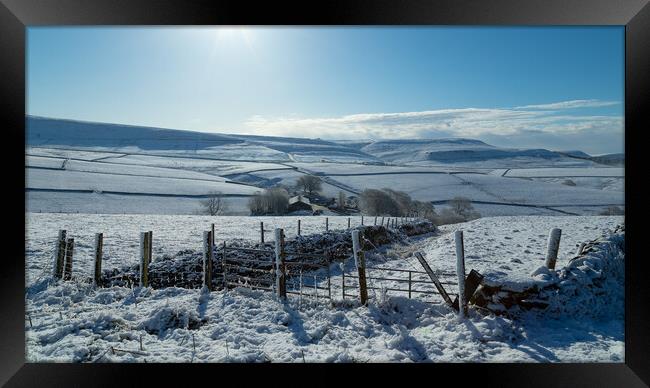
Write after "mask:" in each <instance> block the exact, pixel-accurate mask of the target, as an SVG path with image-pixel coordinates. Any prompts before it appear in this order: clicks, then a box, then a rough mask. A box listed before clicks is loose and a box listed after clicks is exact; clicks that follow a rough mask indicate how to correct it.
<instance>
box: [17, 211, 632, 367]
mask: <svg viewBox="0 0 650 388" xmlns="http://www.w3.org/2000/svg"><path fill="white" fill-rule="evenodd" d="M260 219H263V220H264V222H265V225H268V226H267V227H268V228H269V229H272V228H273V227H275V226H279V225H282V226H283V227H285V228H286V230H287V235H288V238H291V237H292V236H293V234H294V232H292V229H291V226H292V225H295V219H290V218H287V217H283V218H277V219H276V218H259V219H257V218H237V217H219V218H215V217H178V216H148V215H125V216H122V215H61V214H28V215H27V219H26V221H27V236H26V244H27V245H26V252H27V257H26V265H27V274H28V279H27V285H28V287H27V290H26V309H27V313H28V316H27V317H26V320H25V329H26V337H27V360H28V361H30V362H51V361H73V362H145V361H146V362H268V361H271V362H382V361H387V362H426V361H436V362H437V361H448V362H485V361H488V362H623V361H624V342H623V341H624V334H623V333H624V321H623V306H622V304H621V305H620V306H609V311H611V312H613V313H612V314H607V315H603V316H597V317H591V316H589V317H585V316H564V317H560V318H557V317H555V318H551V317H548V316H545V315H544V314H543V313H542V314H538V313H533V312H530V313H526V314H524V315H522V316H519V317H511V318H505V317H496V316H492V315H488V316H482V315H480V314H478V313H476V312H475V311H472V313H471V316H470V318H469V319H467V320H459V319H458V318H457V317H456V314H455V313H454V312H453V310H451V309H450V308H448V307H447V306H446V305H444V304H442V303H441V301H439V303H434V304H428V303H423V301H422V300H421V299H407V298H404V297H403V296H396V295H391V293H390V292H389V293H388V294H386V295H382V294H381V293H375V295H374V296H375V298H374V299H372V302H371V304H370V305H369V306H368V307H361V306H358V305H357V304H356V303H355V302H353V301H347V302H345V303H342V302H341V301H340V300H339V299H338V298H337V297H335V298H334V302H335V303H334V306H330V305H328V304H327V303H325V302H324V301H322V300H321V301H320V302H316V301H314V300H313V299H312V300H306V299H303V300H298V299H297V298H293V297H290V299H289V301H288V302H287V303H286V304H285V303H282V302H280V301H279V300H277V299H276V298H275V297H274V296H273V295H272V294H271V293H268V292H262V291H250V290H246V289H241V288H239V289H235V290H231V291H228V292H223V291H215V292H212V293H211V294H209V295H208V294H202V293H201V291H200V290H188V289H178V288H168V289H160V290H151V289H143V288H135V289H130V288H121V287H112V288H106V289H97V290H94V289H92V288H91V287H90V286H89V285H87V284H83V283H80V282H64V283H58V284H57V283H50V282H49V281H48V280H47V276H46V273H47V271H48V270H50V269H51V264H52V257H51V251H52V247H53V246H54V240H55V238H56V231H57V230H58V229H60V228H67V230H68V233H69V234H72V235H73V236H74V237H75V247H76V249H77V247H79V248H78V249H79V251H78V253H76V254H75V263H76V264H75V271H81V272H85V273H88V274H89V271H90V265H91V264H90V262H91V260H90V255H89V251H88V249H89V247H90V244H91V243H92V234H93V233H94V232H98V231H101V232H104V233H105V235H106V236H107V243H108V244H107V245H110V244H113V245H112V246H106V251H107V252H112V255H113V256H112V257H110V258H107V260H106V263H105V264H106V265H107V266H111V265H117V264H118V263H125V262H129V263H133V260H134V257H135V256H134V255H135V252H136V251H137V244H138V232H139V231H141V230H153V233H154V234H153V236H154V238H153V239H154V257H155V256H157V255H160V254H163V253H164V252H165V251H167V252H170V253H172V254H173V253H175V251H178V250H180V249H183V248H189V249H194V250H197V251H198V250H200V236H201V234H200V233H201V231H202V230H206V229H208V228H209V225H210V223H211V222H215V223H217V225H218V227H217V240H219V238H226V239H235V238H242V239H250V240H257V238H258V233H259V229H258V228H259V224H258V221H259V220H260ZM366 220H368V218H366ZM313 221H316V222H312V218H310V219H309V221H307V222H306V221H303V224H302V228H303V235H304V234H308V233H311V232H320V231H322V230H323V229H324V226H323V225H321V222H320V221H324V220H323V219H319V218H313ZM354 221H357V223H358V220H357V219H355V220H354ZM354 221H353V225H354ZM622 222H623V218H622V217H570V216H567V217H545V216H531V217H494V218H483V219H479V220H475V221H472V222H469V223H465V224H457V225H449V226H444V227H443V228H442V231H441V234H439V235H433V236H432V235H427V236H422V237H414V238H411V240H410V243H409V244H407V245H397V246H387V247H382V248H381V249H379V250H378V251H376V252H372V253H371V252H369V254H368V255H367V258H368V265H369V266H373V265H374V266H378V265H381V266H382V267H389V268H397V269H398V268H403V269H417V270H421V266H419V264H418V262H417V260H416V259H415V258H414V257H413V256H411V253H412V252H414V251H421V252H423V254H424V255H425V257H426V259H427V261H428V262H429V264H430V265H431V267H432V268H433V269H434V270H436V271H444V272H448V271H452V272H453V270H454V268H455V256H454V245H453V234H452V233H451V232H453V231H454V230H456V229H462V230H464V233H465V252H466V267H467V271H468V272H469V270H470V269H477V270H478V271H479V272H481V273H483V274H484V275H486V277H488V278H489V279H492V280H502V281H513V282H527V281H530V279H531V277H530V273H531V272H532V271H533V270H534V269H536V268H537V267H539V266H540V265H541V264H543V260H542V258H543V257H544V254H545V247H546V239H547V237H548V231H549V229H550V228H552V227H559V228H561V229H562V240H561V244H560V253H559V259H558V263H557V268H560V267H562V266H564V265H565V264H566V263H567V261H568V259H569V258H571V257H572V255H573V254H574V253H575V250H576V246H577V244H579V243H581V242H585V241H587V240H591V239H594V238H597V237H599V236H600V235H601V234H603V233H605V234H607V232H608V230H612V229H614V228H615V226H616V225H618V224H620V223H622ZM249 224H250V225H249ZM346 226H347V219H346V218H345V217H340V218H335V219H333V218H332V217H330V227H331V228H345V227H346ZM268 237H269V238H271V236H270V235H269V236H268ZM115 239H122V240H123V243H126V244H127V246H126V247H124V246H123V245H122V244H123V243H120V245H119V246H118V245H117V244H115V243H114V242H113V241H115ZM77 241H79V245H77ZM193 241H196V244H192V242H193ZM128 244H131V245H128ZM157 247H158V248H157ZM130 249H133V251H132V252H133V253H129V251H130ZM157 249H158V250H157ZM109 256H110V255H109ZM369 271H370V272H369V276H372V270H369ZM388 275H390V273H389V274H388ZM394 275H395V276H397V273H395V274H394ZM332 282H333V283H335V284H337V283H338V282H339V279H338V278H337V277H336V276H334V278H333V279H332ZM374 282H377V281H374ZM373 284H374V285H375V286H382V285H381V284H376V283H370V284H369V285H371V286H372V285H373ZM383 286H384V287H386V285H385V284H384V285H383ZM620 287H621V288H622V284H621V285H620ZM451 292H455V290H453V289H452V290H451ZM337 295H338V294H337ZM30 320H31V323H30ZM111 347H112V348H111Z"/></svg>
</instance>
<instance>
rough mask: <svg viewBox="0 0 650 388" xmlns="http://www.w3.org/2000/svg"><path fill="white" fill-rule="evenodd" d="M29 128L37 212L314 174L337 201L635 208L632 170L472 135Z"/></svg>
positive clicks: (492, 210)
mask: <svg viewBox="0 0 650 388" xmlns="http://www.w3.org/2000/svg"><path fill="white" fill-rule="evenodd" d="M27 123H28V131H27V143H28V144H27V146H26V149H25V153H26V155H27V156H26V170H25V172H26V178H27V179H26V187H25V189H26V191H27V198H28V200H30V201H32V203H31V204H30V203H28V209H29V210H30V211H41V212H67V211H71V212H86V211H87V212H95V211H97V209H93V208H92V207H93V205H94V204H98V205H101V206H103V208H102V209H100V210H99V212H103V213H112V212H115V213H122V212H124V211H120V209H119V207H114V206H113V205H112V204H113V203H114V202H115V196H116V195H120V196H121V197H119V198H120V200H121V201H122V202H123V203H124V205H123V206H124V208H125V209H129V210H128V212H137V213H150V214H160V213H164V214H195V213H196V212H198V211H200V207H199V206H198V204H193V203H192V202H191V201H188V200H187V199H188V196H194V197H202V196H203V197H204V196H206V195H208V194H209V193H210V192H212V191H220V192H222V193H223V194H226V195H231V196H233V195H235V196H239V197H248V196H251V195H253V194H254V192H256V191H259V190H262V189H264V188H267V187H272V186H274V185H283V186H287V187H293V186H294V185H295V184H296V181H297V180H298V178H300V177H302V176H305V175H315V176H318V177H320V178H321V179H322V180H323V182H324V183H323V190H322V194H323V195H324V196H326V197H330V198H335V197H337V196H338V193H339V191H341V190H342V191H344V192H345V193H346V195H348V196H349V195H358V194H359V193H360V192H362V191H363V190H364V189H367V188H377V189H382V188H385V187H388V188H392V189H396V190H402V191H406V192H407V193H409V194H411V196H412V197H413V198H415V199H418V200H422V201H434V202H436V204H443V203H445V202H446V201H448V200H450V199H452V198H454V197H455V196H465V197H467V198H469V199H470V200H471V201H473V202H474V204H475V206H476V207H477V208H480V209H483V211H484V212H485V215H526V214H527V215H537V214H562V213H563V212H564V214H567V213H566V212H568V214H576V215H592V214H598V213H599V212H601V211H603V210H604V209H606V208H607V207H609V206H620V207H623V206H624V204H625V202H624V195H623V192H624V169H623V168H620V167H607V166H605V165H603V164H598V163H596V162H594V161H593V160H589V155H587V154H584V153H579V152H577V151H576V152H574V153H576V154H577V155H579V156H578V157H571V156H569V154H567V153H561V152H555V151H550V150H545V149H511V148H503V147H496V146H492V145H489V144H486V143H484V142H482V141H479V140H475V139H462V138H451V139H427V140H422V139H419V140H418V139H410V140H408V139H407V140H381V141H370V140H369V141H361V142H335V141H324V140H321V139H306V138H287V137H272V136H249V135H228V134H208V133H199V132H190V131H181V130H174V129H162V128H149V127H138V126H128V125H114V124H105V123H90V122H80V121H71V120H58V119H48V118H42V117H31V116H28V117H27ZM620 157H621V158H624V157H623V156H620ZM228 181H235V182H238V183H241V184H240V185H234V184H229V183H224V182H228ZM64 190H67V191H64ZM83 191H85V193H84V194H85V195H80V194H81V192H83ZM93 192H94V193H93ZM91 194H93V195H91ZM126 194H132V195H126ZM133 194H139V195H133ZM158 194H161V195H163V196H164V197H169V198H171V197H174V198H177V199H178V201H170V200H167V198H156V197H159V195H158ZM141 195H147V201H146V202H145V201H143V198H140V197H139V196H141ZM103 196H106V197H103ZM143 202H144V205H143ZM231 202H232V203H231V204H230V205H231V206H230V209H229V212H228V213H227V214H232V215H243V214H246V212H247V209H246V201H245V200H241V198H240V199H236V200H233V201H231ZM522 204H524V205H531V206H521V205H522ZM549 206H553V207H555V208H558V209H560V208H561V209H562V211H555V210H553V209H549V208H548V207H549ZM567 209H572V210H567Z"/></svg>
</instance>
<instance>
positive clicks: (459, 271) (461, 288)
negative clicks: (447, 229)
mask: <svg viewBox="0 0 650 388" xmlns="http://www.w3.org/2000/svg"><path fill="white" fill-rule="evenodd" d="M455 239H456V275H457V276H458V316H460V317H461V318H465V317H466V316H467V301H466V300H465V247H464V244H463V231H462V230H457V231H456V233H455Z"/></svg>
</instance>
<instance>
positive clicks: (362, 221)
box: [361, 216, 363, 225]
mask: <svg viewBox="0 0 650 388" xmlns="http://www.w3.org/2000/svg"><path fill="white" fill-rule="evenodd" d="M361 225H363V216H361Z"/></svg>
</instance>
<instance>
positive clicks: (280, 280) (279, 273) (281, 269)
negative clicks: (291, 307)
mask: <svg viewBox="0 0 650 388" xmlns="http://www.w3.org/2000/svg"><path fill="white" fill-rule="evenodd" d="M275 284H276V289H277V292H278V297H279V298H282V299H286V298H287V283H286V277H285V265H284V230H282V229H280V228H276V229H275Z"/></svg>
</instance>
